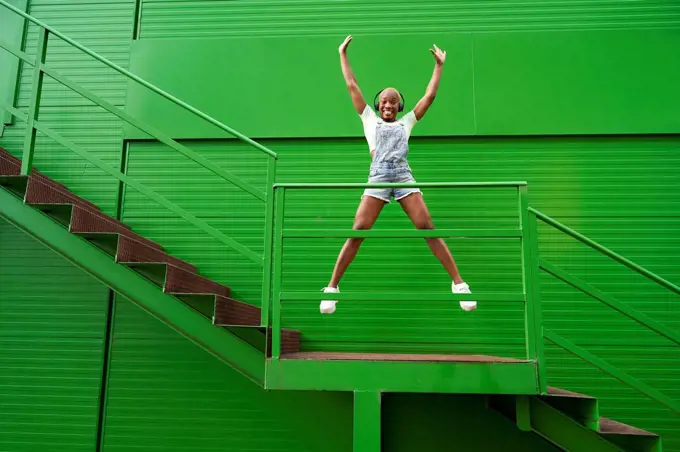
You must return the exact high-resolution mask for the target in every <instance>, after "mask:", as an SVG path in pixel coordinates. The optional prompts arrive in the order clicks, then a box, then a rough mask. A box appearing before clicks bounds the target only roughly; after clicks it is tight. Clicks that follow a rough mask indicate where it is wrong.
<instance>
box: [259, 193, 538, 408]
mask: <svg viewBox="0 0 680 452" xmlns="http://www.w3.org/2000/svg"><path fill="white" fill-rule="evenodd" d="M411 186H418V187H424V186H427V187H429V188H488V187H504V188H514V189H515V190H517V194H518V205H519V209H518V214H519V217H520V226H521V227H520V229H517V228H508V229H493V230H477V231H475V230H464V231H463V230H408V231H403V230H389V231H373V230H370V231H341V230H330V231H325V230H324V231H313V230H299V229H298V230H296V229H292V230H289V229H285V228H284V217H285V198H286V192H287V191H288V190H300V189H337V188H356V189H361V188H366V187H385V188H400V187H411ZM273 189H274V193H275V199H276V201H275V206H276V208H275V214H274V215H273V217H270V218H271V219H272V223H271V224H270V225H269V226H268V228H269V227H271V228H273V229H274V233H273V234H274V240H273V241H274V243H273V246H274V251H273V264H272V273H273V275H272V280H273V284H272V289H271V297H270V298H271V303H267V305H268V306H269V307H268V309H267V310H268V313H267V316H268V318H269V320H270V322H271V324H272V333H271V334H272V335H273V337H272V354H271V356H272V357H271V359H268V360H267V370H266V383H265V387H266V388H268V389H299V390H338V391H354V390H357V391H391V392H460V393H490V394H541V393H545V390H546V386H545V378H544V372H543V371H541V370H540V369H541V367H542V358H543V351H542V350H543V349H542V334H541V330H540V328H541V320H540V307H539V306H534V305H535V304H537V303H540V298H539V297H538V294H537V292H536V291H534V290H533V286H534V284H536V281H537V279H538V277H537V273H538V247H537V246H536V244H535V243H533V240H534V239H535V232H534V233H532V230H534V229H533V228H534V227H535V225H532V224H531V223H530V221H529V212H528V205H527V202H528V199H527V197H528V195H527V185H526V182H437V183H425V184H394V183H385V184H382V183H381V184H368V183H359V184H345V183H342V184H295V183H291V184H276V185H274V187H273ZM452 236H472V237H486V238H514V239H517V238H519V239H520V243H521V254H522V268H523V280H524V293H519V294H517V293H503V294H500V293H495V294H484V293H482V294H475V297H476V299H477V300H481V301H498V302H522V303H525V305H526V309H525V311H526V315H525V330H526V332H527V333H526V350H527V360H528V361H525V362H517V363H455V362H454V363H452V362H385V361H353V360H326V361H324V360H296V359H285V356H284V357H282V356H281V324H282V319H281V316H282V313H281V311H282V303H283V302H285V301H287V300H296V301H302V300H304V301H318V300H319V298H320V297H319V294H318V293H316V294H314V293H304V292H302V293H300V292H285V293H282V292H281V287H282V280H281V279H282V267H283V258H284V246H283V245H284V238H286V239H289V238H294V239H300V238H311V237H372V238H395V237H408V238H428V237H452ZM425 296H426V297H427V298H428V300H432V301H448V302H450V301H452V300H459V299H460V300H462V298H463V297H464V295H453V294H427V295H425ZM338 299H342V300H348V299H349V300H353V301H361V300H372V301H376V300H378V301H380V300H391V301H394V300H405V301H409V300H410V299H411V296H406V295H404V294H398V293H394V294H393V293H380V294H373V293H343V294H338ZM369 376H370V377H369Z"/></svg>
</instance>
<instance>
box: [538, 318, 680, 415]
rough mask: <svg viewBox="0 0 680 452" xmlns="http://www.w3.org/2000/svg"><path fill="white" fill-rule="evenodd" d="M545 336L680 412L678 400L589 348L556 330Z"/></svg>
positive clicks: (548, 331) (547, 332) (546, 332)
mask: <svg viewBox="0 0 680 452" xmlns="http://www.w3.org/2000/svg"><path fill="white" fill-rule="evenodd" d="M543 334H544V336H545V338H546V339H547V340H549V341H550V342H552V343H553V344H555V345H557V346H559V347H561V348H563V349H564V350H566V351H568V352H569V353H571V354H573V355H575V356H578V357H579V358H581V359H582V360H584V361H586V362H588V363H590V364H592V365H593V366H595V367H597V368H598V369H600V370H602V371H604V372H605V373H607V374H609V375H611V376H612V377H614V378H616V379H617V380H619V381H621V382H622V383H625V384H627V385H628V386H630V387H631V388H633V389H635V390H636V391H638V392H640V393H642V394H644V395H646V396H647V397H649V398H651V399H653V400H656V401H657V402H659V403H660V404H662V405H664V406H666V407H668V408H670V409H671V410H673V411H675V412H676V413H678V414H680V403H678V402H676V401H675V400H673V399H671V398H670V397H668V396H666V395H664V394H662V393H661V392H659V391H657V390H656V389H654V388H652V387H651V386H649V385H648V384H646V383H644V382H642V381H640V380H638V379H637V378H634V377H631V376H630V375H628V374H627V373H625V372H624V371H622V370H620V369H618V368H616V367H615V366H612V365H611V364H609V363H608V362H607V361H605V360H603V359H600V358H598V357H597V356H595V355H593V354H592V353H590V352H588V351H587V350H585V349H583V348H581V347H579V346H578V345H576V344H574V343H572V342H570V341H568V340H566V339H565V338H563V337H561V336H559V335H558V334H555V333H554V332H552V331H550V330H545V331H544V332H543Z"/></svg>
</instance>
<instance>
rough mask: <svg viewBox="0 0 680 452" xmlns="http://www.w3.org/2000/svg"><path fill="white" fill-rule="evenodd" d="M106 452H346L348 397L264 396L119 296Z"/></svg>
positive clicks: (276, 393)
mask: <svg viewBox="0 0 680 452" xmlns="http://www.w3.org/2000/svg"><path fill="white" fill-rule="evenodd" d="M103 450H105V451H107V452H109V451H111V452H113V451H121V452H122V451H132V450H139V451H153V450H159V451H168V452H170V451H201V452H204V451H205V452H209V451H225V450H233V451H239V450H258V451H263V452H264V451H268V452H269V451H271V452H275V451H276V452H298V451H308V452H316V451H321V450H324V451H328V452H340V451H343V452H349V451H351V450H352V394H348V393H332V392H288V391H274V392H269V391H264V390H262V388H261V387H259V386H257V385H255V384H254V383H252V382H251V381H250V380H248V379H246V378H244V377H243V376H242V375H241V374H239V373H238V372H237V371H235V370H233V369H231V368H229V367H228V366H225V365H224V363H222V362H220V361H219V360H217V359H216V358H215V357H214V356H211V355H209V354H208V353H206V352H205V351H203V350H199V349H198V348H197V347H196V346H195V345H194V344H192V343H191V342H189V341H187V340H186V339H184V338H183V337H181V336H180V335H179V334H177V333H176V332H174V331H173V330H171V329H170V328H169V327H168V326H166V325H164V324H162V323H161V322H159V321H158V320H156V319H154V318H152V317H151V316H150V315H148V314H147V313H145V312H144V311H142V310H141V309H139V308H138V307H137V306H135V305H133V304H132V303H131V302H129V301H128V300H126V299H121V298H119V299H117V301H116V315H115V327H114V335H113V348H112V352H111V371H110V374H109V392H108V401H107V408H106V429H105V436H104V449H103Z"/></svg>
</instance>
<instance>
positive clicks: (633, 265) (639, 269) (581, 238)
mask: <svg viewBox="0 0 680 452" xmlns="http://www.w3.org/2000/svg"><path fill="white" fill-rule="evenodd" d="M529 211H530V212H531V213H533V214H535V215H536V217H537V218H538V219H540V220H541V221H543V222H544V223H546V224H549V225H550V226H552V227H554V228H555V229H559V230H560V231H562V232H564V233H565V234H567V235H570V236H571V237H573V238H575V239H576V240H578V241H579V242H581V243H584V244H586V245H588V246H589V247H591V248H593V249H595V250H597V251H599V252H600V253H602V254H605V255H607V256H609V257H611V258H612V259H614V260H615V261H617V262H619V263H621V264H623V265H625V266H626V267H628V268H630V269H631V270H634V271H636V272H637V273H639V274H641V275H642V276H644V277H646V278H648V279H650V280H652V281H654V282H655V283H657V284H660V285H662V286H664V287H665V288H667V289H669V290H672V291H673V292H675V293H676V294H679V295H680V287H678V286H676V285H675V284H673V283H672V282H670V281H668V280H666V279H664V278H662V277H661V276H659V275H657V274H655V273H652V272H651V271H649V270H647V269H646V268H644V267H642V266H640V265H638V264H636V263H635V262H633V261H631V260H629V259H626V258H625V257H623V256H621V255H620V254H617V253H615V252H614V251H612V250H610V249H609V248H606V247H604V246H602V245H600V244H599V243H597V242H596V241H594V240H592V239H589V238H588V237H586V236H585V235H583V234H579V233H578V232H576V231H574V230H573V229H571V228H569V227H568V226H565V225H564V224H562V223H560V222H559V221H557V220H555V219H553V218H551V217H549V216H547V215H546V214H544V213H541V212H540V211H538V210H536V209H534V208H532V207H530V208H529Z"/></svg>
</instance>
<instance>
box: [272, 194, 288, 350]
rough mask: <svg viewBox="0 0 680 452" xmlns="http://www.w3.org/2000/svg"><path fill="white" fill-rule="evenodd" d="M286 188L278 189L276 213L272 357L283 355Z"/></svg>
mask: <svg viewBox="0 0 680 452" xmlns="http://www.w3.org/2000/svg"><path fill="white" fill-rule="evenodd" d="M285 200H286V191H285V188H281V187H278V188H277V189H276V196H275V203H276V213H275V215H274V274H273V279H274V281H273V289H272V312H271V316H272V358H273V359H275V360H276V359H279V357H280V356H281V276H282V273H283V268H282V267H283V216H284V211H285Z"/></svg>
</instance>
